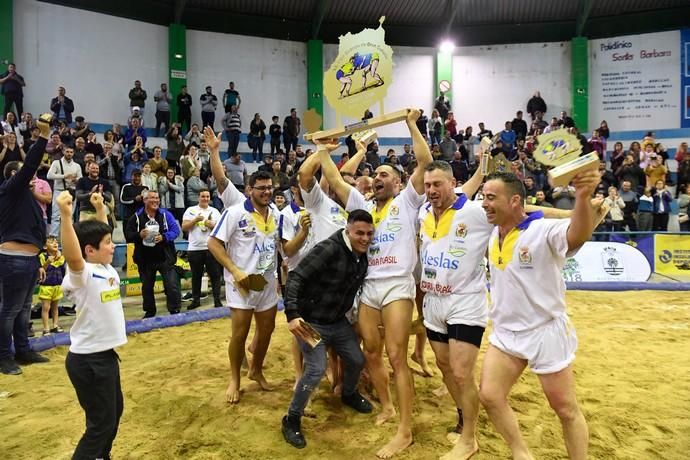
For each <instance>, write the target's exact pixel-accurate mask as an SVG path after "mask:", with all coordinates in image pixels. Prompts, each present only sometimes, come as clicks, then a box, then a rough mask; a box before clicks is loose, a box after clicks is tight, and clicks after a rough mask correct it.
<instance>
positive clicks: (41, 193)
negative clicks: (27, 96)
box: [33, 127, 53, 230]
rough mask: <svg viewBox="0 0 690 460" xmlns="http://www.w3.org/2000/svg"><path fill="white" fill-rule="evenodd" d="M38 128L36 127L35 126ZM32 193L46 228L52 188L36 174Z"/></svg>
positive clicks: (51, 199)
mask: <svg viewBox="0 0 690 460" xmlns="http://www.w3.org/2000/svg"><path fill="white" fill-rule="evenodd" d="M36 128H37V129H39V128H38V127H36ZM33 194H34V198H35V199H36V202H37V203H38V205H39V206H40V207H41V212H42V213H43V222H44V223H45V225H46V230H47V229H48V205H49V204H50V203H51V202H52V201H53V189H51V188H50V184H49V183H48V181H46V180H43V179H41V178H40V177H38V174H37V175H36V177H35V178H34V186H33Z"/></svg>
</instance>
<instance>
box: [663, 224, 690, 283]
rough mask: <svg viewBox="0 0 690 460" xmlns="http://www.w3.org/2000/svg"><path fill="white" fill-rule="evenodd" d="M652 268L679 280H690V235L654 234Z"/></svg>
mask: <svg viewBox="0 0 690 460" xmlns="http://www.w3.org/2000/svg"><path fill="white" fill-rule="evenodd" d="M654 253H655V255H656V257H655V260H656V263H655V266H654V270H655V271H656V272H657V273H660V274H662V275H665V276H668V277H669V278H673V279H676V280H679V281H690V237H688V236H687V235H664V234H656V235H654Z"/></svg>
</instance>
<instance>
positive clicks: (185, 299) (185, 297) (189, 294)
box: [182, 291, 194, 302]
mask: <svg viewBox="0 0 690 460" xmlns="http://www.w3.org/2000/svg"><path fill="white" fill-rule="evenodd" d="M192 300H194V296H192V291H189V292H185V294H184V295H183V296H182V301H183V302H191V301H192Z"/></svg>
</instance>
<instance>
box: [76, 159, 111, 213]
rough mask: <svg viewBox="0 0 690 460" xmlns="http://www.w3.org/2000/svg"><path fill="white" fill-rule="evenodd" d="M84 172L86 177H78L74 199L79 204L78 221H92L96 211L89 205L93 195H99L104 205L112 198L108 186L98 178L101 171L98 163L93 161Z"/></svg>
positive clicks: (105, 181)
mask: <svg viewBox="0 0 690 460" xmlns="http://www.w3.org/2000/svg"><path fill="white" fill-rule="evenodd" d="M86 171H87V174H86V176H83V177H80V178H79V180H78V181H77V186H76V190H75V199H76V201H78V202H79V221H82V220H86V219H92V218H94V217H95V216H96V209H95V208H94V207H93V205H92V204H91V195H92V194H93V193H100V194H101V195H102V196H103V202H104V203H107V202H109V201H111V200H112V198H113V195H112V193H111V190H110V184H109V183H108V181H107V180H105V179H103V178H102V177H101V176H100V172H101V171H100V167H99V166H98V163H96V162H95V161H92V162H90V163H88V164H87V165H86Z"/></svg>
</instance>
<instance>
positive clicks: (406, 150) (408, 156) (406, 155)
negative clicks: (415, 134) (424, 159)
mask: <svg viewBox="0 0 690 460" xmlns="http://www.w3.org/2000/svg"><path fill="white" fill-rule="evenodd" d="M413 158H414V153H412V151H411V149H410V144H405V145H403V154H402V155H400V165H401V166H402V167H403V168H407V165H408V164H410V160H412V159H413Z"/></svg>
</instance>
